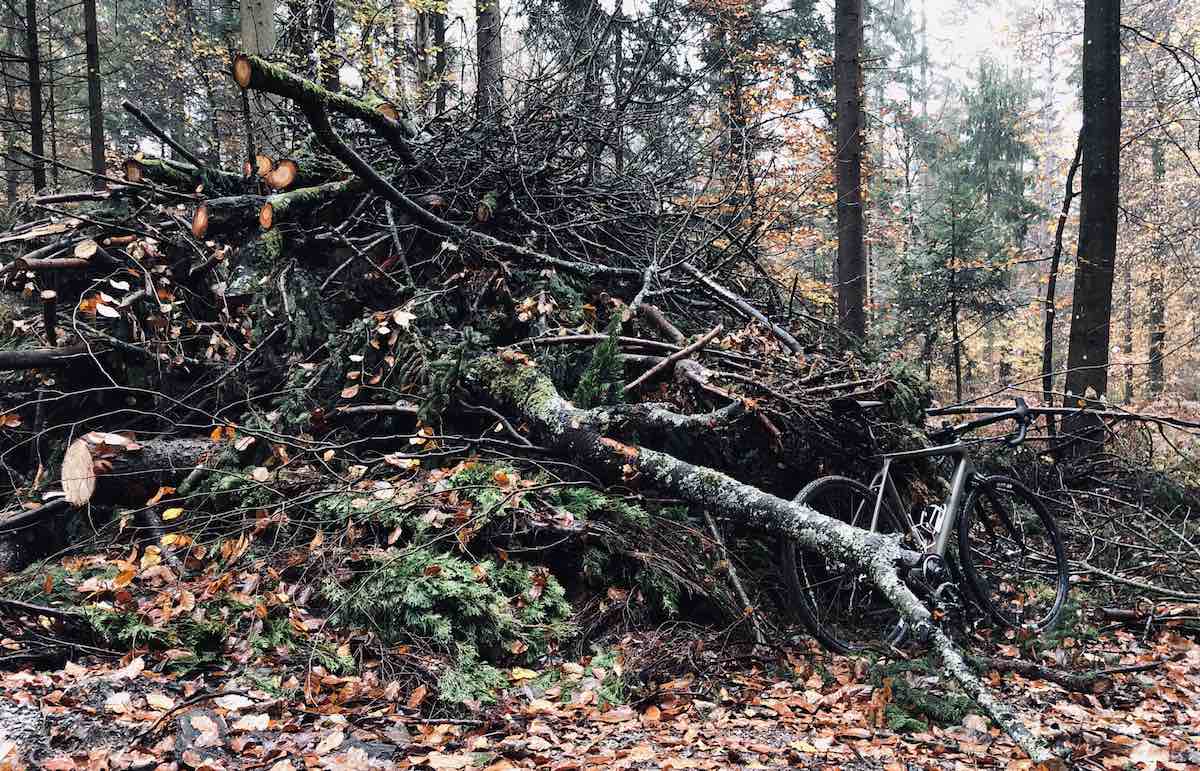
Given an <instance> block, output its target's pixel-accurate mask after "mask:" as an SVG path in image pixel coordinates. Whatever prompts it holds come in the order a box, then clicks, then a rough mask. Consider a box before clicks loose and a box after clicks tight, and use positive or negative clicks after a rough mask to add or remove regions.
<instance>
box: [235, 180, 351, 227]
mask: <svg viewBox="0 0 1200 771" xmlns="http://www.w3.org/2000/svg"><path fill="white" fill-rule="evenodd" d="M365 189H366V188H365V186H364V185H363V184H362V182H361V181H360V180H359V179H358V178H357V177H351V178H350V179H347V180H341V181H338V182H327V183H325V184H323V185H314V186H312V187H299V188H296V189H295V190H289V191H288V192H286V193H276V194H275V195H272V196H270V197H268V198H267V200H266V201H265V202H264V203H263V205H262V206H261V207H260V208H259V210H258V224H259V225H260V226H261V227H262V229H263V230H270V229H271V228H273V227H275V226H276V225H278V224H280V223H281V222H287V221H288V220H294V219H296V218H297V217H302V216H304V215H305V214H307V213H309V212H312V211H313V210H314V209H316V208H317V207H319V206H322V205H323V204H327V203H330V202H332V201H336V200H338V199H339V198H346V197H350V196H354V195H357V194H359V193H362V192H364V191H365Z"/></svg>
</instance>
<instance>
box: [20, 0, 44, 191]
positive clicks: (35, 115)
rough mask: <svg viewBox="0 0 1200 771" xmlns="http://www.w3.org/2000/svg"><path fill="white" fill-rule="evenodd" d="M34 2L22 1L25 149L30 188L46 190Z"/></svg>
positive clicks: (35, 2) (35, 6)
mask: <svg viewBox="0 0 1200 771" xmlns="http://www.w3.org/2000/svg"><path fill="white" fill-rule="evenodd" d="M37 11H38V2H37V0H25V58H26V60H27V61H28V63H29V149H30V151H32V152H33V154H34V155H36V156H38V157H37V158H34V159H33V188H34V190H42V189H43V188H45V187H46V164H45V162H43V161H42V157H44V156H45V155H46V141H45V134H44V133H43V128H42V58H41V56H40V54H39V52H38V17H37Z"/></svg>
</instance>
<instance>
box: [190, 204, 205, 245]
mask: <svg viewBox="0 0 1200 771" xmlns="http://www.w3.org/2000/svg"><path fill="white" fill-rule="evenodd" d="M207 232H208V204H201V205H200V206H199V207H197V208H196V213H195V214H193V215H192V235H193V236H195V237H196V238H204V234H205V233H207Z"/></svg>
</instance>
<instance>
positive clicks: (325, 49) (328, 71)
mask: <svg viewBox="0 0 1200 771" xmlns="http://www.w3.org/2000/svg"><path fill="white" fill-rule="evenodd" d="M319 3H320V5H319V8H320V11H319V13H320V24H319V27H318V31H319V33H320V36H321V43H320V46H319V51H320V58H319V60H318V61H319V65H318V66H319V68H320V70H321V76H320V78H319V80H320V82H321V85H323V86H324V87H325V88H326V89H328V90H330V91H333V92H334V93H337V92H338V91H340V90H341V88H342V78H341V74H340V73H339V70H340V69H341V67H340V65H339V63H338V56H337V0H319Z"/></svg>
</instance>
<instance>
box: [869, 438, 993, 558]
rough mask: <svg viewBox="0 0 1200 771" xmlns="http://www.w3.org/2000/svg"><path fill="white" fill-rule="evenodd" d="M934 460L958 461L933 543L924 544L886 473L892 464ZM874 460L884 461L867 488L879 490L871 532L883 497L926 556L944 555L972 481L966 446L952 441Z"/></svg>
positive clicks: (877, 523) (915, 524)
mask: <svg viewBox="0 0 1200 771" xmlns="http://www.w3.org/2000/svg"><path fill="white" fill-rule="evenodd" d="M933 457H954V458H957V459H958V462H957V464H956V465H955V467H954V474H953V476H952V477H951V479H950V495H949V497H948V498H947V499H946V500H945V501H944V502H943V508H942V514H941V519H940V520H939V522H938V523H937V532H936V533H935V537H934V541H933V543H925V537H924V536H923V535H921V533H920V532H918V530H917V523H916V522H914V521H913V518H912V515H911V513H909V511H908V507H907V506H905V504H904V500H903V499H902V498H901V497H900V491H899V490H897V489H896V483H895V482H893V481H892V477H891V474H890V473H889V472H890V471H891V467H892V463H893V462H896V461H901V462H903V461H907V460H915V459H917V458H933ZM876 458H877V459H878V460H881V461H883V467H882V468H880V469H879V471H878V472H876V474H875V476H874V477H872V479H871V485H870V489H871V490H878V492H877V493H876V496H875V510H874V511H873V512H872V513H871V530H872V531H874V530H875V528H876V527H877V526H878V525H879V511H880V509H881V507H882V506H883V497H884V495H885V494H886V495H888V496H889V497H890V498H891V501H892V509H893V511H894V512H895V514H896V516H897V517H900V518H901V524H902V525H903V526H904V527H905V528H906V529H907V530H908V532H909V533H910V534H911V535H912V536H913V538H915V539H916V542H917V543H925V547H924V552H925V553H926V554H936V555H938V556H939V557H944V556H946V545H947V544H948V543H949V542H950V536H951V534H952V533H953V532H954V525H955V523H956V522H957V521H958V508H959V506H961V505H962V497H963V492H964V491H965V490H966V488H967V480H968V479H970V478H971V476H972V475H973V474H974V471H975V470H974V467H973V466H972V465H971V455H970V452H969V451H968V450H967V446H966V445H965V444H963V443H962V442H954V443H953V444H943V445H939V446H937V447H927V448H925V449H921V450H906V451H904V452H893V453H887V454H885V455H878V456H876Z"/></svg>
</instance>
